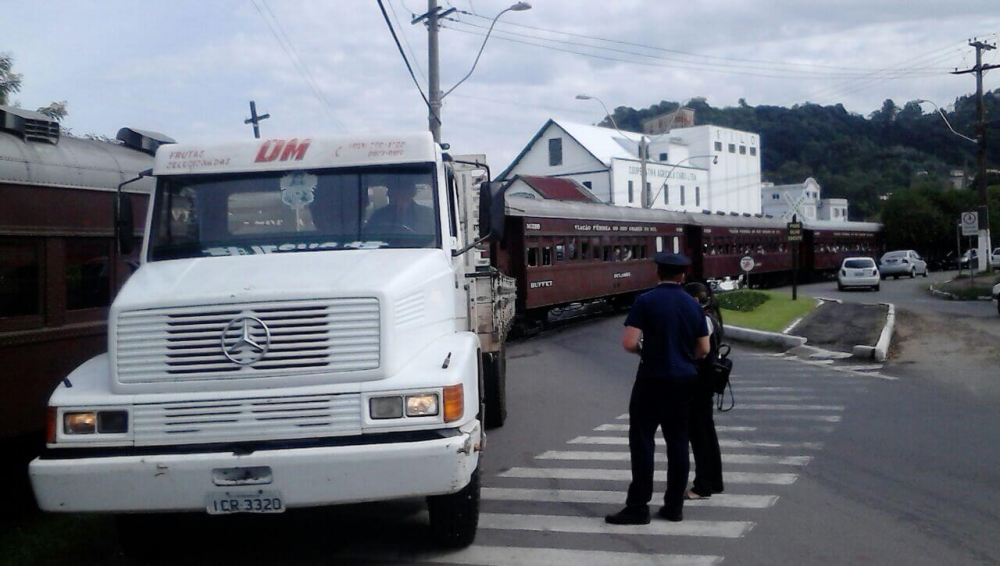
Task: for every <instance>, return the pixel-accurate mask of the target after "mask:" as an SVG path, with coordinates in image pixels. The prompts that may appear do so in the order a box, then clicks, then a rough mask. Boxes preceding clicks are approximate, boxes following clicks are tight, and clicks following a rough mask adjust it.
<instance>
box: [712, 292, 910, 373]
mask: <svg viewBox="0 0 1000 566" xmlns="http://www.w3.org/2000/svg"><path fill="white" fill-rule="evenodd" d="M836 302H840V301H836ZM879 304H883V305H886V306H887V307H889V310H888V312H887V313H886V315H885V324H884V325H883V326H882V332H881V334H879V338H878V342H876V343H875V345H874V346H865V345H857V346H854V348H853V349H852V351H851V357H854V358H858V359H862V360H870V359H872V358H874V359H875V360H876V361H878V362H884V361H885V360H886V358H888V356H889V344H890V343H891V342H892V334H893V332H894V331H895V329H896V306H895V305H894V304H892V303H879ZM726 337H727V338H731V339H732V340H734V341H739V342H750V343H751V344H761V345H765V346H779V347H781V348H783V349H784V350H786V351H787V350H791V349H793V348H797V347H799V346H804V345H805V343H806V341H807V338H805V337H803V336H790V335H788V334H782V333H779V332H768V331H766V330H754V329H752V328H743V327H740V326H726Z"/></svg>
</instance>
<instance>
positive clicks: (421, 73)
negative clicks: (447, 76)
mask: <svg viewBox="0 0 1000 566" xmlns="http://www.w3.org/2000/svg"><path fill="white" fill-rule="evenodd" d="M400 4H402V5H403V9H404V10H406V11H407V12H409V10H408V9H407V8H406V4H405V3H403V2H402V0H400ZM389 9H390V10H391V11H392V19H394V20H396V26H397V27H400V28H402V27H403V26H402V24H400V23H399V16H397V15H396V8H394V7H393V5H392V1H391V0H390V2H389ZM403 43H405V44H406V50H407V51H409V52H410V57H412V58H413V61H414V65H416V66H417V72H419V73H420V78H422V79H424V82H425V83H426V82H427V75H425V74H424V70H423V69H422V68H421V67H420V63H418V62H417V55H416V54H415V53H414V52H413V47H412V46H411V45H410V40H409V39H407V38H406V34H403Z"/></svg>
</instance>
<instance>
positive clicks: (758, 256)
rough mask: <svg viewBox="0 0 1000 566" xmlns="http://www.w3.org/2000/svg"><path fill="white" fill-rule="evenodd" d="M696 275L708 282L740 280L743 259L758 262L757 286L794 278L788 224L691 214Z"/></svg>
mask: <svg viewBox="0 0 1000 566" xmlns="http://www.w3.org/2000/svg"><path fill="white" fill-rule="evenodd" d="M688 234H689V240H690V241H691V247H692V250H693V252H694V253H693V254H692V257H691V259H692V263H693V268H692V276H693V278H694V279H697V280H700V281H706V280H710V279H722V278H724V277H738V276H739V275H740V273H741V270H740V260H741V259H743V258H744V257H750V258H753V260H754V264H755V265H754V268H753V272H752V273H753V275H752V278H753V281H752V284H753V285H755V286H757V285H759V286H770V285H775V284H780V283H782V282H783V281H785V280H786V279H790V275H791V271H792V254H791V251H790V247H789V245H788V230H787V228H786V223H785V222H784V221H782V220H781V219H778V218H771V217H763V216H752V215H735V214H727V215H723V214H709V213H704V214H700V215H698V214H695V215H691V225H690V226H689V228H688Z"/></svg>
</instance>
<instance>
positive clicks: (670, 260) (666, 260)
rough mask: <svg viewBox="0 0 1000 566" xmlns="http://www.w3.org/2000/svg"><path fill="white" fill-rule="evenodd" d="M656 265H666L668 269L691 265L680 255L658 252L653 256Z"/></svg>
mask: <svg viewBox="0 0 1000 566" xmlns="http://www.w3.org/2000/svg"><path fill="white" fill-rule="evenodd" d="M653 262H655V263H656V265H666V266H670V267H687V266H689V265H691V260H690V259H688V258H687V256H684V255H681V254H672V253H667V252H660V253H658V254H656V255H654V256H653Z"/></svg>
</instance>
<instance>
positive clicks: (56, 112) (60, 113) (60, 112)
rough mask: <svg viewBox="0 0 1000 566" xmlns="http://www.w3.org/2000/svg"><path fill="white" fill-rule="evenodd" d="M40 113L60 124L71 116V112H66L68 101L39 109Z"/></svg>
mask: <svg viewBox="0 0 1000 566" xmlns="http://www.w3.org/2000/svg"><path fill="white" fill-rule="evenodd" d="M38 113H39V114H45V115H46V116H48V117H49V118H52V119H53V120H55V121H56V122H59V121H61V120H62V119H63V118H65V117H66V115H67V114H69V111H68V110H66V101H65V100H63V101H62V102H53V103H51V104H49V105H48V106H43V107H41V108H39V109H38Z"/></svg>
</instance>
